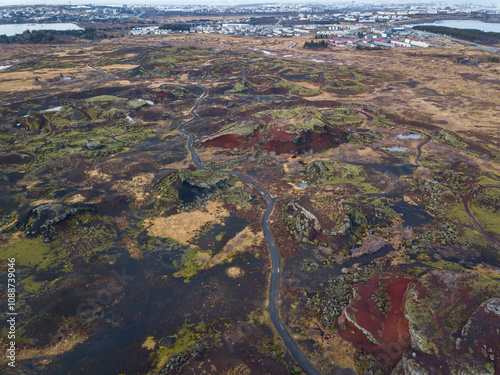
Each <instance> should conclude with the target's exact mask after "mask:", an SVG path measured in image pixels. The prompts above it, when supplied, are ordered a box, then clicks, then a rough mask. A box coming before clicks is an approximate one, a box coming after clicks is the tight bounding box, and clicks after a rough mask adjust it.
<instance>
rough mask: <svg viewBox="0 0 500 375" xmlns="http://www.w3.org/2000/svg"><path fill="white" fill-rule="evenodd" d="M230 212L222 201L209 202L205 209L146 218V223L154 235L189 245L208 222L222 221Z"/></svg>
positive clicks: (150, 232)
mask: <svg viewBox="0 0 500 375" xmlns="http://www.w3.org/2000/svg"><path fill="white" fill-rule="evenodd" d="M227 216H229V212H228V211H227V210H226V209H225V208H224V207H223V203H222V202H220V201H216V202H209V203H208V204H207V205H206V207H205V208H204V209H201V210H196V211H192V212H181V213H179V214H175V215H171V216H168V217H157V218H155V219H152V220H149V219H148V220H145V221H144V225H145V226H146V227H147V228H148V232H149V234H150V235H151V236H154V237H169V238H172V239H174V240H176V241H178V242H180V243H182V244H185V245H187V244H188V243H189V241H190V240H191V239H193V238H194V237H195V236H196V235H197V234H198V233H199V232H200V230H201V228H203V227H204V226H205V225H207V224H217V223H221V222H222V218H224V217H227Z"/></svg>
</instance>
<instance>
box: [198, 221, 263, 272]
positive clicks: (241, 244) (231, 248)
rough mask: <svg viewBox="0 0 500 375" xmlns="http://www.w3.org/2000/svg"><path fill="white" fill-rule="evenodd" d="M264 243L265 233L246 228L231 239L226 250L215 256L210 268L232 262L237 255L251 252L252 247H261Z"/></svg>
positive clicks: (208, 266) (209, 263) (208, 265)
mask: <svg viewBox="0 0 500 375" xmlns="http://www.w3.org/2000/svg"><path fill="white" fill-rule="evenodd" d="M263 241H264V232H262V231H260V232H258V233H257V234H255V233H253V232H252V230H251V229H250V228H249V227H245V229H243V230H242V231H241V232H239V233H238V234H237V235H236V236H234V237H233V238H231V239H230V240H229V241H228V242H227V243H226V246H224V248H223V249H222V250H221V251H219V252H218V253H217V254H215V255H214V256H213V257H212V259H210V261H209V262H208V263H207V265H206V267H207V268H210V267H212V266H214V265H216V264H219V263H222V262H225V261H229V260H231V259H232V258H233V257H234V256H235V255H236V254H238V253H242V252H244V251H249V250H251V249H252V247H255V246H259V245H260V244H261V243H262V242H263Z"/></svg>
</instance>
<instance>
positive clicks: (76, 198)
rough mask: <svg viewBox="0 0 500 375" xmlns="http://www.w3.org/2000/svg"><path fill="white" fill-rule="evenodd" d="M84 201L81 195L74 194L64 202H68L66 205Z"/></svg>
mask: <svg viewBox="0 0 500 375" xmlns="http://www.w3.org/2000/svg"><path fill="white" fill-rule="evenodd" d="M84 201H85V197H84V196H83V195H81V194H75V195H73V196H71V197H70V198H68V199H67V200H66V202H68V203H80V202H84Z"/></svg>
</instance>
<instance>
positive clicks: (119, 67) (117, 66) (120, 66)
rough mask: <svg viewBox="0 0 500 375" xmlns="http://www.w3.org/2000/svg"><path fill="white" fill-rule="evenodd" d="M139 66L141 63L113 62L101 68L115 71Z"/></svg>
mask: <svg viewBox="0 0 500 375" xmlns="http://www.w3.org/2000/svg"><path fill="white" fill-rule="evenodd" d="M138 66H139V65H133V64H111V65H106V66H100V67H99V69H101V70H104V71H106V72H112V73H115V72H119V71H124V70H129V69H134V68H137V67H138Z"/></svg>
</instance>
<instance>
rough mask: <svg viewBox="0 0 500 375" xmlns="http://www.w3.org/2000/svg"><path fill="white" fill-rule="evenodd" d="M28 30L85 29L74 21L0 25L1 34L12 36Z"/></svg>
mask: <svg viewBox="0 0 500 375" xmlns="http://www.w3.org/2000/svg"><path fill="white" fill-rule="evenodd" d="M26 30H30V31H33V30H83V28H81V27H80V26H77V25H75V24H74V23H19V24H6V25H0V35H7V36H12V35H16V34H22V33H23V32H25V31H26Z"/></svg>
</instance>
